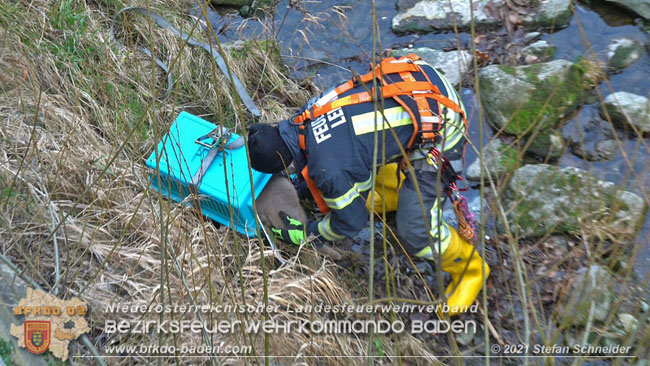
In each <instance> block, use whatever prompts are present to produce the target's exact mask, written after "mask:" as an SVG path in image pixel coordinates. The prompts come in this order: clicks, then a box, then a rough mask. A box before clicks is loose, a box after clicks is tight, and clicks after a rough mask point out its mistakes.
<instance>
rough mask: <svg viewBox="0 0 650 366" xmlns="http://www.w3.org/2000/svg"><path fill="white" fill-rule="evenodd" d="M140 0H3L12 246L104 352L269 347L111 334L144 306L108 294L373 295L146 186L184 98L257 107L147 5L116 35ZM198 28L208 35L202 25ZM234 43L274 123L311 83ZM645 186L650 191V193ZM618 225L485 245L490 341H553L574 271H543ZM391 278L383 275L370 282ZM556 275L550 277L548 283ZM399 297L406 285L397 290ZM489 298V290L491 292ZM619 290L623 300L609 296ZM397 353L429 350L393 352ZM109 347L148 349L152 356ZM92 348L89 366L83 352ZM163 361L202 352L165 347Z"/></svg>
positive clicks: (289, 299)
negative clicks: (147, 17) (149, 162)
mask: <svg viewBox="0 0 650 366" xmlns="http://www.w3.org/2000/svg"><path fill="white" fill-rule="evenodd" d="M128 5H141V4H136V2H135V1H119V0H95V1H86V2H80V1H68V0H61V1H45V0H36V1H32V2H29V3H27V2H16V1H12V0H10V1H5V2H2V3H0V121H2V123H1V124H0V242H1V243H2V245H1V246H0V252H1V253H2V254H4V255H6V256H7V257H9V258H10V259H11V260H12V261H13V262H14V263H16V265H17V266H18V267H19V268H20V269H23V270H24V271H25V273H28V274H29V275H30V276H31V277H33V278H34V280H35V281H36V282H37V283H39V284H40V285H41V286H43V287H44V288H45V289H46V290H50V291H52V292H54V293H56V294H58V296H60V297H64V298H68V297H71V296H76V297H79V298H81V299H82V300H84V301H86V302H87V303H88V304H89V305H90V308H91V314H90V315H89V316H88V320H89V323H90V326H91V328H92V329H93V331H92V333H91V334H90V337H91V339H92V341H93V343H94V344H95V346H96V347H97V348H98V349H99V351H100V353H101V352H102V350H104V349H105V348H106V347H107V346H108V345H113V344H122V345H138V344H143V343H154V344H155V343H157V342H159V341H162V342H163V343H167V344H178V343H190V344H197V345H198V344H218V343H219V342H221V341H223V342H225V343H226V344H231V345H252V346H254V349H255V355H256V356H263V355H264V353H265V339H264V336H263V335H262V334H258V335H251V336H248V335H243V334H241V333H235V334H227V335H210V336H209V337H207V339H206V338H204V336H203V335H202V334H196V335H191V336H187V334H185V335H183V336H182V337H171V338H169V339H167V338H164V337H163V339H159V338H158V336H152V335H149V334H146V335H141V334H131V335H127V336H121V337H120V336H115V335H107V334H105V333H103V330H104V324H105V322H106V320H116V319H135V318H138V317H140V316H141V315H140V314H126V315H119V316H118V315H115V314H109V313H107V312H105V306H106V305H107V304H111V303H145V304H151V305H156V304H199V305H201V304H259V303H264V302H265V298H264V296H265V295H264V287H265V285H264V282H265V277H266V278H267V281H268V282H267V284H266V290H267V294H268V302H269V304H270V305H279V306H281V309H286V307H289V308H296V307H298V306H300V305H305V304H314V305H315V304H319V303H326V304H344V303H348V304H349V303H355V302H360V301H363V297H359V298H356V299H355V298H353V297H352V294H353V293H355V294H356V293H359V292H361V293H362V294H363V293H364V291H366V289H365V288H363V286H358V285H357V284H356V283H355V282H353V281H346V280H345V279H344V278H343V277H341V271H343V270H342V269H341V268H339V267H337V266H336V265H335V264H334V263H332V262H331V261H330V260H328V259H327V258H325V257H323V256H320V255H316V254H314V253H313V252H311V250H305V251H301V252H299V253H296V255H293V256H292V257H291V258H290V259H289V261H288V263H287V264H286V265H284V266H277V263H274V262H272V260H269V258H273V254H272V252H271V251H270V250H268V248H267V250H265V252H264V257H265V258H266V265H265V266H262V260H261V253H260V249H259V248H260V243H259V242H258V241H257V240H254V239H253V240H248V239H245V238H243V237H241V236H234V235H233V233H232V232H231V231H229V230H228V229H227V228H223V227H222V228H217V226H216V225H215V224H214V223H213V222H210V221H206V220H205V219H204V217H202V216H201V215H199V214H197V213H196V212H195V211H194V210H192V209H189V208H186V207H184V206H180V205H177V204H175V203H172V202H170V201H168V200H165V199H162V197H160V196H159V195H157V194H156V193H155V192H152V191H151V190H150V189H149V187H148V181H147V176H148V173H149V172H148V171H147V169H146V167H145V166H144V160H145V159H146V158H147V156H148V155H149V154H150V153H151V151H152V150H153V148H154V145H155V144H156V143H157V141H159V140H160V139H161V138H162V136H163V134H164V133H165V132H166V130H167V128H168V127H169V125H170V124H171V122H172V121H173V119H174V118H175V116H176V115H177V114H178V113H179V112H180V111H181V110H187V111H189V112H191V113H194V114H196V115H200V116H202V117H203V118H206V119H208V120H211V121H213V122H216V123H224V124H226V125H228V126H230V127H234V128H236V129H239V130H241V127H242V124H244V125H245V124H248V123H250V122H251V121H252V118H251V117H250V116H249V115H248V114H247V113H246V112H245V110H244V108H243V106H241V105H237V104H236V103H235V98H234V97H233V94H232V91H231V89H230V88H229V87H228V85H229V82H228V80H227V78H226V77H225V76H224V75H223V74H222V73H221V72H220V71H219V70H218V68H217V67H216V65H214V63H213V62H212V60H211V58H210V56H209V55H208V54H207V53H206V52H204V51H203V50H201V49H195V48H191V47H189V46H187V45H184V44H183V43H182V42H181V41H179V40H178V39H176V38H174V37H173V35H171V34H170V33H169V32H167V31H164V30H161V29H159V28H157V27H156V26H155V25H152V27H151V28H149V26H148V24H147V22H146V21H144V18H142V17H140V16H134V15H127V16H125V17H124V18H123V19H122V22H121V24H123V27H119V30H118V36H119V38H120V39H121V40H122V42H123V43H124V45H125V47H124V48H122V47H120V46H118V44H117V43H115V42H113V41H111V39H110V34H109V28H110V23H111V18H112V16H113V14H114V13H115V12H116V11H117V10H118V9H120V8H122V7H124V6H128ZM149 6H150V7H151V8H152V9H154V10H155V11H157V12H158V13H160V14H162V15H164V16H165V17H166V18H168V19H170V20H172V23H174V25H176V26H178V27H182V28H183V30H184V31H186V32H190V30H191V29H192V26H193V25H194V22H193V20H192V18H189V17H184V16H182V15H181V13H182V11H183V10H184V9H183V7H184V6H187V4H185V3H181V4H179V2H176V1H165V0H151V1H149ZM334 13H335V14H336V15H341V14H340V13H342V11H341V12H338V11H337V8H335V10H334ZM323 17H325V15H324V14H308V13H305V20H304V22H305V23H308V24H312V23H313V24H312V27H313V29H316V30H317V29H318V23H319V22H320V21H322V19H323ZM271 28H272V27H269V28H268V29H271ZM269 32H270V31H269ZM301 32H302V33H301ZM193 36H194V37H195V38H198V39H201V40H204V41H205V40H206V33H205V32H204V31H203V30H202V29H201V28H199V27H197V28H196V29H195V30H194V32H193ZM297 36H301V37H305V40H306V42H305V44H306V46H308V45H309V37H310V36H312V34H309V32H308V31H301V30H299V31H298V33H297ZM136 45H140V46H144V47H147V48H153V49H154V53H155V54H156V55H157V56H158V57H159V58H161V59H162V60H163V61H164V62H166V63H167V64H168V65H171V68H172V75H173V79H174V88H173V92H172V93H171V95H170V96H169V97H168V98H166V99H164V100H158V99H157V98H156V96H157V95H159V94H160V93H161V92H162V91H163V90H164V89H165V87H166V86H165V75H164V74H163V73H162V72H161V70H160V69H159V68H157V67H155V66H153V63H152V60H151V59H149V58H148V57H146V56H144V55H143V54H141V53H140V52H138V51H136V50H135V46H136ZM222 47H223V49H224V50H225V53H226V55H227V60H228V63H229V65H230V67H232V70H233V72H234V73H235V74H236V75H238V76H239V77H240V78H241V79H242V80H243V81H244V83H245V84H246V87H247V90H248V91H249V93H250V94H251V95H252V96H253V98H254V100H255V102H256V103H257V105H258V107H259V108H260V110H261V111H262V113H263V116H262V118H261V120H262V121H265V122H273V121H277V120H279V119H282V118H286V117H287V116H288V115H289V113H290V112H291V111H292V110H293V109H294V108H295V107H298V106H300V105H302V104H303V103H304V102H305V101H306V100H307V98H308V97H309V93H308V92H307V91H306V90H304V89H303V88H301V86H300V85H298V84H297V83H296V82H295V81H293V80H291V79H289V78H287V77H286V76H285V75H286V70H285V69H284V68H283V66H282V65H280V64H279V63H278V60H279V51H278V50H277V48H276V47H275V45H274V44H273V43H272V42H269V41H265V40H260V41H256V42H247V43H243V44H234V45H222ZM589 71H590V73H593V78H592V77H588V78H587V79H588V80H591V79H593V80H600V78H602V75H600V73H599V72H596V71H600V69H599V68H595V69H593V70H589ZM586 86H587V85H586ZM472 112H473V111H472ZM632 178H635V179H636V178H637V177H632ZM497 189H498V187H496V185H489V184H488V185H487V186H486V192H487V191H492V192H494V193H495V194H494V196H493V197H492V198H493V199H494V202H496V203H495V206H494V207H495V210H494V212H498V205H499V199H498V198H499V193H498V191H497ZM488 195H489V194H488ZM644 199H645V201H646V202H648V200H647V197H644ZM496 216H498V214H497V215H496ZM617 229H618V224H617V222H606V223H596V224H594V223H592V222H589V221H585V222H584V223H583V227H582V232H583V235H581V236H578V237H573V238H571V239H574V240H575V241H577V242H579V243H580V245H577V246H575V247H571V248H570V251H569V252H568V253H563V254H560V255H558V254H557V253H556V252H555V251H556V247H555V246H554V244H553V242H552V238H549V236H545V237H544V238H541V239H539V240H537V241H535V242H528V241H522V242H520V241H519V239H518V238H516V237H512V236H507V235H504V236H502V237H499V238H496V239H497V240H495V241H493V242H491V243H490V250H488V253H487V256H488V258H490V260H491V265H492V269H493V272H492V273H493V274H492V277H491V278H492V279H491V280H490V282H489V284H488V289H487V290H486V293H487V294H488V295H489V296H490V297H489V298H488V299H490V301H492V304H491V305H492V306H493V308H491V309H489V314H488V317H487V318H489V320H490V321H491V322H492V323H490V324H488V323H487V322H486V323H485V328H488V327H490V326H494V328H495V329H494V332H492V333H491V335H492V336H493V337H494V338H495V339H502V338H506V339H509V340H512V339H518V340H520V341H521V340H525V339H527V338H526V337H528V336H530V334H531V333H537V335H542V336H544V335H546V336H545V337H546V338H544V337H542V338H543V339H544V340H546V341H549V343H550V340H552V339H553V338H554V337H557V336H558V334H559V333H557V328H556V322H555V318H554V317H556V316H559V315H557V314H554V313H553V309H552V307H551V306H549V305H548V303H549V302H548V301H547V300H544V296H546V294H547V293H548V292H552V293H553V294H552V296H553V298H552V300H553V303H559V304H564V303H567V302H568V301H569V300H568V299H569V298H570V296H569V294H566V293H565V291H567V286H568V281H564V280H560V279H557V280H555V279H553V280H551V281H548V280H547V279H548V278H552V276H551V273H553V272H558V271H565V272H566V273H569V274H570V273H572V272H575V270H577V269H578V268H579V267H581V266H583V265H584V264H585V263H592V262H600V263H604V264H606V265H609V266H610V267H614V266H615V265H616V263H617V262H618V261H621V260H626V261H627V260H628V258H629V256H630V249H629V246H630V243H629V242H627V241H625V240H622V239H621V238H622V235H620V234H621V233H620V232H618V231H617ZM584 243H587V245H583V244H584ZM636 248H638V245H636ZM492 250H493V252H491V251H492ZM57 251H58V253H59V256H60V260H59V264H58V265H57V262H56V260H55V253H56V252H57ZM395 251H396V252H398V253H401V250H397V249H396V250H395ZM633 253H635V252H634V251H633ZM387 262H388V259H387ZM57 267H58V268H60V269H59V270H58V271H57ZM263 268H265V269H266V270H267V272H266V273H265V271H264V270H263ZM57 272H58V275H57ZM619 273H621V274H622V275H621V277H620V278H621V279H622V281H623V285H622V286H623V287H625V289H626V291H627V290H630V291H629V292H625V293H632V292H633V291H632V290H633V289H632V287H634V286H632V285H630V284H629V279H630V277H631V271H630V270H629V268H628V269H624V270H622V271H619ZM59 275H60V276H59ZM391 275H392V276H393V278H389V277H390V276H386V277H387V281H392V282H391V284H390V285H391V286H392V285H394V284H395V283H397V284H398V285H399V284H401V283H403V282H408V281H410V282H411V283H412V282H413V281H412V279H410V278H408V276H407V275H406V274H404V273H403V268H397V269H396V270H395V272H393V273H391ZM395 277H399V278H398V279H397V280H396V279H395ZM362 280H363V281H365V280H366V279H365V278H364V279H360V280H359V281H362ZM384 286H386V287H388V285H387V284H382V283H379V284H377V285H376V287H377V288H380V287H384ZM546 286H551V289H550V290H548V291H547V289H546ZM359 287H361V288H359ZM397 287H399V286H397ZM496 288H498V290H499V291H498V292H497V291H495V289H496ZM399 290H400V289H399V288H398V290H393V292H396V293H399V292H400V291H399ZM405 291H407V290H405ZM622 293H623V292H622ZM390 295H396V294H395V293H393V294H391V293H390V291H388V296H390ZM413 295H414V296H417V294H415V293H414V294H413ZM428 300H432V301H433V300H435V299H428ZM479 300H481V301H483V300H482V298H481V297H479ZM646 300H647V299H646ZM506 303H507V304H506ZM629 303H631V305H630V304H627V305H628V308H630V309H633V310H630V312H633V311H634V309H638V307H636V308H635V307H634V306H637V305H638V304H639V302H638V301H637V299H631V300H630V301H629ZM521 304H525V306H522V305H521ZM506 305H508V306H506ZM620 305H621V303H620V302H617V303H616V307H615V308H616V309H618V307H619V306H620ZM560 308H561V307H560ZM524 313H525V314H527V316H529V317H530V319H529V320H528V321H527V325H526V328H525V329H521V328H517V326H520V325H521V324H519V323H521V322H520V321H519V319H517V322H516V324H515V326H514V329H513V327H511V326H510V325H509V324H507V323H508V322H509V321H511V320H510V319H508V318H512V319H516V318H518V317H520V316H521V315H522V314H524ZM634 314H635V315H638V314H639V311H638V310H637V311H636V313H634ZM194 316H195V315H193V314H178V313H177V314H170V315H169V319H194ZM269 316H270V317H271V318H273V319H277V320H305V319H308V318H309V317H310V316H312V315H311V314H304V313H303V314H296V313H290V312H286V311H285V310H281V311H279V312H277V313H272V314H269ZM314 316H315V315H314ZM203 317H204V319H205V320H210V321H215V320H216V321H218V320H223V319H226V320H235V319H239V320H242V319H249V320H253V319H263V314H249V315H233V314H224V313H211V314H207V315H205V314H204V315H203ZM475 317H476V318H478V317H479V315H475ZM612 317H613V315H612ZM145 318H147V319H149V318H154V319H155V318H157V316H153V315H150V314H149V315H146V316H145ZM487 318H486V319H487ZM502 319H505V320H503V323H501V321H502ZM478 320H479V321H482V320H483V319H478ZM612 323H613V318H610V319H608V321H607V322H605V324H604V325H602V327H603V329H598V331H599V332H601V333H605V332H606V331H607V328H608V327H609V326H610V325H612ZM640 337H641V335H640V334H636V335H634V336H633V337H630V338H629V339H628V340H627V342H628V344H629V343H633V342H636V341H639V340H640ZM491 341H492V342H494V341H495V340H494V339H492V340H491ZM381 342H382V343H381V345H382V347H381V348H382V352H383V354H384V355H386V356H388V357H387V358H386V359H385V360H383V361H384V362H385V363H391V364H393V363H398V362H401V363H402V364H408V365H411V364H432V363H434V362H435V357H434V356H433V349H434V348H435V345H432V344H425V342H423V341H422V340H420V339H416V338H414V337H412V336H410V335H407V334H402V335H399V336H398V337H391V338H382V339H381ZM551 344H552V343H551ZM488 346H489V345H488ZM488 346H486V345H476V347H477V348H479V347H480V348H483V347H486V348H487V347H488ZM71 347H75V350H74V351H73V352H71V354H76V353H77V352H78V353H81V354H88V351H87V350H86V349H84V348H82V347H81V346H80V345H74V346H71ZM269 347H270V352H269V353H270V354H271V355H291V356H292V357H291V358H286V359H280V360H277V364H297V365H302V364H332V365H347V364H351V363H358V364H360V363H364V362H365V360H363V359H349V358H345V356H364V355H367V354H368V353H369V351H368V350H369V345H368V341H367V338H366V337H356V336H353V335H338V336H334V335H327V336H318V337H310V336H308V335H306V334H298V333H291V334H286V335H274V336H272V337H270V338H269ZM439 348H445V349H446V347H438V348H436V349H439ZM472 351H474V350H472ZM398 354H401V355H408V356H422V358H419V359H415V358H404V359H402V360H398V358H397V357H396V355H398ZM314 359H316V360H317V361H314ZM106 361H107V363H109V364H135V363H142V364H145V363H147V362H151V360H147V359H145V358H110V359H107V360H106ZM83 362H84V363H90V361H89V360H88V359H84V361H83ZM164 362H165V363H168V362H169V363H171V362H175V363H179V364H183V363H186V364H193V363H197V362H208V360H202V359H193V360H181V359H172V358H170V359H165V360H164ZM377 362H379V361H377ZM218 363H220V364H221V363H223V364H242V363H244V364H262V363H263V360H262V359H259V358H256V357H254V356H251V357H248V358H244V359H238V358H235V357H223V358H221V359H219V362H218Z"/></svg>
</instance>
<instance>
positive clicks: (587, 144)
mask: <svg viewBox="0 0 650 366" xmlns="http://www.w3.org/2000/svg"><path fill="white" fill-rule="evenodd" d="M563 132H564V137H565V138H566V140H567V142H568V144H569V146H570V147H571V151H572V152H573V154H574V155H576V156H579V157H581V158H583V159H585V160H589V161H599V160H608V159H611V158H612V157H613V156H614V155H615V154H616V151H618V144H617V143H616V140H614V134H613V133H612V131H611V129H610V126H609V124H608V123H607V122H605V121H603V120H602V119H600V117H598V116H587V117H586V118H582V114H581V115H580V116H579V117H578V119H576V120H574V121H572V122H571V123H569V124H567V125H566V126H565V127H564V129H563Z"/></svg>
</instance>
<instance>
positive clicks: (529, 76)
mask: <svg viewBox="0 0 650 366" xmlns="http://www.w3.org/2000/svg"><path fill="white" fill-rule="evenodd" d="M585 73H586V67H585V64H584V63H582V62H578V63H572V62H569V61H566V60H555V61H551V62H545V63H539V64H534V65H528V66H505V65H494V66H488V67H486V68H484V69H483V70H481V71H480V72H479V79H480V85H481V100H482V102H483V106H484V107H485V110H486V112H487V116H488V120H489V121H490V123H491V124H492V125H494V127H495V128H498V129H503V130H504V131H505V132H506V133H508V134H511V135H515V136H520V137H523V136H530V135H531V134H533V133H535V131H537V136H538V137H539V139H540V141H539V142H534V145H535V146H536V147H540V148H541V147H543V146H544V145H545V144H546V143H547V142H549V141H551V140H550V137H551V132H552V130H553V129H554V128H556V127H557V126H558V125H559V123H560V121H561V120H562V118H563V117H564V116H565V115H566V114H567V113H569V112H570V111H571V110H573V109H575V108H576V107H577V106H579V105H580V103H581V102H582V99H583V97H584V94H585V88H584V84H585ZM549 148H550V146H549ZM531 152H533V153H535V154H536V155H538V156H540V157H543V158H544V157H546V156H547V155H548V154H549V149H538V148H535V149H533V150H531Z"/></svg>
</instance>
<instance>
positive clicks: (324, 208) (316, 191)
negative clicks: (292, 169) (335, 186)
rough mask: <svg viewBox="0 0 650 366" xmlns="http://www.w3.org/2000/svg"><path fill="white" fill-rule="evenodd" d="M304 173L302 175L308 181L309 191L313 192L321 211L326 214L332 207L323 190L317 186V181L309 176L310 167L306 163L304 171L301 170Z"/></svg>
mask: <svg viewBox="0 0 650 366" xmlns="http://www.w3.org/2000/svg"><path fill="white" fill-rule="evenodd" d="M300 173H301V174H302V177H303V178H305V182H306V183H307V188H309V192H311V195H312V197H314V201H316V204H317V205H318V209H320V212H322V213H324V214H326V213H328V212H330V208H329V206H328V205H327V203H325V200H324V199H323V192H321V190H320V189H318V187H317V186H316V182H314V180H313V179H311V177H309V167H308V166H307V165H305V167H304V168H302V171H301V172H300Z"/></svg>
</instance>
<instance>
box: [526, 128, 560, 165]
mask: <svg viewBox="0 0 650 366" xmlns="http://www.w3.org/2000/svg"><path fill="white" fill-rule="evenodd" d="M528 140H529V139H528V138H526V139H525V141H526V143H527V142H528ZM528 152H529V153H531V154H533V155H535V156H537V157H540V158H542V159H544V160H547V159H548V160H552V161H555V160H557V159H559V158H560V157H561V156H562V154H563V153H564V138H563V137H562V134H561V133H560V132H559V131H555V130H547V131H541V132H540V133H538V134H537V136H535V139H534V140H533V142H532V143H531V144H530V146H529V147H528Z"/></svg>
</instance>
